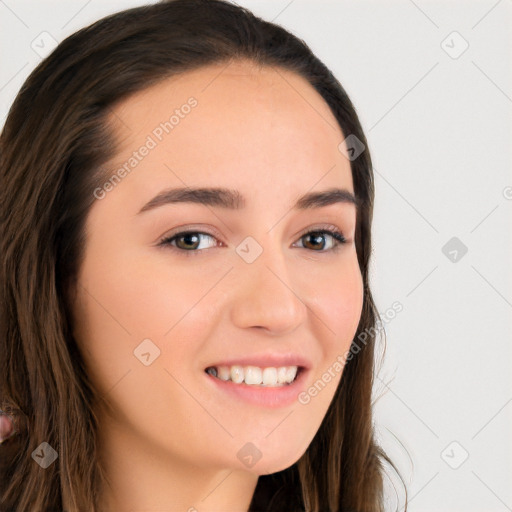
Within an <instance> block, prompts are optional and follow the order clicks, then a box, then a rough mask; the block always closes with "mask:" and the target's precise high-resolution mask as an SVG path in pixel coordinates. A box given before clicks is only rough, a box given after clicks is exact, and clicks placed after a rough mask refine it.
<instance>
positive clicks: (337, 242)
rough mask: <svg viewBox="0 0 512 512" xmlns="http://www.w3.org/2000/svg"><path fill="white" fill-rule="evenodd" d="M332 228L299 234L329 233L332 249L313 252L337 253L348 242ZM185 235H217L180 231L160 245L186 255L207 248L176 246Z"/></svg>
mask: <svg viewBox="0 0 512 512" xmlns="http://www.w3.org/2000/svg"><path fill="white" fill-rule="evenodd" d="M330 228H331V229H313V230H310V231H306V232H304V233H302V234H301V235H300V236H299V240H300V239H301V238H304V237H305V236H307V235H310V234H318V235H324V234H328V235H330V236H331V237H332V238H333V239H334V246H333V247H332V248H331V249H328V250H326V251H324V250H321V251H314V250H312V252H318V253H336V252H337V251H338V250H339V249H341V247H342V246H343V245H344V244H346V243H347V240H346V239H345V237H344V236H343V233H342V232H341V231H340V230H339V229H338V228H336V227H335V226H330ZM185 235H206V236H209V237H212V238H215V236H214V235H212V234H211V233H206V232H203V231H180V232H179V233H175V234H174V235H172V236H168V237H165V238H163V239H162V240H160V242H159V243H158V245H159V246H167V247H168V248H170V249H171V250H173V251H178V252H181V253H184V255H185V256H192V255H197V254H199V253H201V252H203V251H204V250H205V249H191V250H186V249H180V248H179V247H176V246H174V245H172V244H171V242H173V241H174V240H176V239H178V238H181V237H183V236H185ZM208 249H213V247H209V248H208Z"/></svg>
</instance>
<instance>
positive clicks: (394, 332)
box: [0, 0, 512, 512]
mask: <svg viewBox="0 0 512 512" xmlns="http://www.w3.org/2000/svg"><path fill="white" fill-rule="evenodd" d="M238 3H239V5H242V6H245V7H249V8H250V9H251V10H253V12H254V13H255V14H257V15H260V16H262V17H264V18H265V19H267V20H269V21H274V22H276V23H279V24H281V25H283V26H284V27H286V28H287V29H289V30H291V31H292V32H294V33H295V34H296V35H298V36H300V37H301V38H303V39H304V40H305V41H306V42H307V43H308V44H309V45H310V47H311V48H312V49H313V51H314V52H316V53H317V55H318V56H319V57H320V58H321V59H322V60H323V61H324V62H325V63H326V64H327V65H328V66H329V67H330V68H331V69H332V71H333V72H334V74H335V75H336V76H337V77H338V79H339V80H340V82H341V83H342V85H343V86H344V88H345V89H346V91H347V93H348V94H349V96H350V97H351V99H352V101H353V102H354V104H355V106H356V108H357V111H358V113H359V116H360V119H361V122H362V124H363V129H364V130H365V132H366V134H367V136H368V142H369V149H370V151H371V154H372V157H373V161H374V164H375V182H376V204H375V214H374V230H373V235H374V253H373V263H372V277H371V280H372V286H373V291H374V294H375V299H376V302H377V306H378V308H379V312H380V313H381V316H382V318H383V324H384V325H385V330H386V339H387V344H386V353H385V358H384V364H383V366H382V369H381V370H380V371H379V373H378V375H377V377H376V390H375V391H376V393H375V397H376V399H377V398H378V401H376V405H375V411H376V428H377V431H378V435H379V438H380V440H381V442H382V444H383V446H384V447H385V448H386V450H387V451H388V453H389V454H390V456H391V457H392V459H393V460H394V461H395V463H396V464H397V465H398V467H399V469H400V471H401V472H402V474H403V475H404V477H405V480H406V481H407V483H408V487H409V499H410V506H409V510H411V511H417V512H427V511H428V512H430V511H434V510H435V511H450V512H455V511H464V512H467V511H486V512H491V511H496V512H501V511H506V510H512V440H511V437H512V436H511V432H512V428H511V427H512V377H511V371H510V370H511V366H512V365H511V361H512V357H511V356H512V354H511V353H512V348H511V340H512V336H511V333H512V322H511V319H512V315H511V313H512V286H511V281H512V279H511V271H510V266H511V265H510V263H511V262H512V258H511V256H512V254H511V252H512V250H511V249H512V243H511V238H512V230H511V223H510V219H511V211H512V174H511V172H510V169H511V160H512V156H511V153H512V152H511V150H510V147H511V142H512V140H511V133H512V115H511V114H512V76H511V75H512V73H511V69H512V66H511V62H512V51H511V49H512V48H511V47H512V39H511V38H510V33H511V28H512V0H499V1H495V0H490V1H471V2H470V1H458V2H432V1H421V2H420V1H419V0H417V1H413V0H402V1H389V2H386V3H385V4H384V2H381V1H377V0H374V1H371V2H369V1H357V2H355V1H350V2H349V1H337V2H313V1H311V0H310V1H301V0H292V1H289V0H285V1H273V2H271V1H266V2H263V1H248V0H241V1H239V2H238ZM138 5H141V2H139V1H126V0H124V1H100V0H89V1H86V0H66V1H40V2H34V1H30V2H29V1H20V0H16V1H15V0H0V124H1V125H3V123H4V120H5V117H6V115H7V111H8V108H9V106H10V104H11V102H12V101H13V99H14V97H15V95H16V93H17V91H18V89H19V88H20V86H21V85H22V83H23V81H24V80H25V78H26V77H27V76H28V74H29V72H30V71H31V70H32V69H33V68H34V67H35V66H36V65H37V64H38V63H39V62H40V59H41V57H40V56H41V55H44V53H45V51H47V50H48V49H49V48H51V44H52V43H51V41H52V38H53V39H55V40H56V41H61V40H62V39H63V38H65V37H66V36H67V35H69V34H71V33H72V32H74V31H76V30H77V29H79V28H81V27H83V26H85V25H87V24H89V23H91V22H93V21H96V20H97V19H98V18H100V17H102V16H104V15H106V14H109V13H112V12H115V11H118V10H121V9H124V8H127V7H132V6H138ZM453 32H457V34H453ZM507 32H508V38H507ZM466 45H469V46H468V47H467V48H466V49H465V51H463V50H464V48H465V46H466ZM452 239H453V240H452ZM446 244H448V245H446ZM464 250H467V252H465V253H464ZM506 263H507V264H506ZM396 301H398V303H400V305H401V307H402V308H403V310H402V311H401V312H399V313H397V314H396V315H395V317H394V318H392V315H391V311H392V307H391V306H392V304H393V303H395V304H396V303H397V302H396ZM393 483H395V485H396V478H395V477H393V475H392V474H390V479H389V480H388V481H387V488H388V509H389V510H394V509H398V510H403V498H401V497H398V498H397V497H396V496H395V493H394V491H393V490H392V484H393Z"/></svg>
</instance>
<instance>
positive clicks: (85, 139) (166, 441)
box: [0, 0, 390, 512]
mask: <svg viewBox="0 0 512 512" xmlns="http://www.w3.org/2000/svg"><path fill="white" fill-rule="evenodd" d="M0 148H1V154H0V158H1V161H0V172H1V182H2V188H1V192H0V193H1V197H2V202H1V229H2V231H1V236H2V243H3V248H2V267H1V268H2V270H1V276H0V286H1V292H0V293H1V301H0V303H1V311H2V316H1V323H0V326H1V331H0V343H1V354H2V359H1V362H0V383H1V388H0V401H1V408H2V410H3V411H4V413H6V414H8V415H9V417H10V418H12V419H13V423H14V427H15V428H14V434H12V435H10V437H9V438H8V439H7V440H6V441H5V442H3V443H2V444H1V445H0V455H1V460H2V467H1V475H0V482H1V484H0V485H1V489H0V492H1V504H2V510H14V511H25V510H33V511H42V510H66V511H68V512H69V511H91V510H94V511H116V512H124V511H130V510H133V511H141V510H144V511H157V510H158V511H164V510H165V511H173V512H174V511H184V512H185V511H189V512H193V511H201V512H203V511H204V512H207V511H214V510H216V511H218V510H222V511H224V512H235V511H236V512H241V511H283V510H287V511H316V512H320V511H322V512H323V511H361V512H363V511H365V512H366V511H382V510H384V505H383V490H382V489H383V465H382V463H383V462H384V461H387V462H388V463H390V461H389V460H388V459H387V457H386V455H385V454H384V453H383V451H382V450H381V448H380V447H379V446H378V445H377V444H376V442H375V439H374V433H373V426H372V409H371V391H372V376H373V352H374V343H375V337H376V330H375V325H376V322H377V319H378V313H377V310H376V307H375V305H374V302H373V300H372V295H371V291H370V287H369V283H368V270H369V259H370V254H371V247H372V246H371V221H372V208H373V198H374V188H373V175H372V165H371V159H370V154H369V152H368V148H367V143H366V139H365V136H364V133H363V131H362V128H361V125H360V123H359V120H358V117H357V114H356V111H355V109H354V107H353V105H352V103H351V101H350V99H349V98H348V97H347V95H346V93H345V91H344V90H343V88H342V86H341V85H340V83H339V82H338V81H337V80H336V78H335V77H334V76H333V75H332V73H331V72H330V71H329V70H328V69H327V68H326V66H325V65H324V64H323V63H322V62H320V60H319V59H318V58H317V57H315V56H314V55H313V54H312V52H311V50H310V49H309V48H308V47H307V46H306V44H305V43H304V42H303V41H301V40H300V39H298V38H297V37H295V36H293V35H292V34H290V33H289V32H287V31H285V30H284V29H283V28H281V27H279V26H277V25H275V24H271V23H268V22H265V21H263V20H261V19H259V18H257V17H255V16H254V15H253V14H252V13H250V12H249V11H248V10H246V9H244V8H241V7H238V6H235V5H233V4H230V3H227V2H223V1H220V0H174V1H167V2H161V3H158V4H155V5H151V6H145V7H140V8H135V9H130V10H127V11H124V12H120V13H118V14H115V15H112V16H109V17H107V18H104V19H102V20H100V21H98V22H97V23H95V24H93V25H91V26H90V27H87V28H85V29H83V30H80V31H78V32H77V33H75V34H74V35H72V36H71V37H69V38H67V39H66V40H65V41H63V42H62V43H61V44H60V45H59V46H58V47H57V48H56V49H55V51H54V52H53V53H52V54H51V55H50V56H49V57H48V58H47V59H45V60H44V61H43V62H42V63H41V64H40V65H39V66H38V67H37V68H36V69H35V71H34V72H33V73H32V74H31V75H30V76H29V78H28V79H27V81H26V82H25V84H24V86H23V88H22V89H21V91H20V93H19V94H18V96H17V98H16V100H15V102H14V104H13V106H12V108H11V110H10V112H9V116H8V118H7V120H6V123H5V127H4V129H3V132H2V135H1V139H0ZM3 424H4V425H5V422H3ZM4 428H5V430H6V431H7V427H4Z"/></svg>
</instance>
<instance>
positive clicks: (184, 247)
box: [159, 229, 346, 256]
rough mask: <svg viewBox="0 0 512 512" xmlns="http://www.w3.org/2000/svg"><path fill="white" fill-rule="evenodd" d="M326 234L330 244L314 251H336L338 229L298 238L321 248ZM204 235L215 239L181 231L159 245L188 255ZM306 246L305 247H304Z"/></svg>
mask: <svg viewBox="0 0 512 512" xmlns="http://www.w3.org/2000/svg"><path fill="white" fill-rule="evenodd" d="M326 235H329V237H330V238H332V239H333V242H332V245H331V247H330V248H329V249H327V250H320V251H318V250H315V249H313V251H314V252H330V251H336V250H338V249H339V248H340V246H341V245H342V244H345V243H346V240H345V237H344V236H343V234H342V233H341V232H339V231H331V230H327V229H320V230H312V231H308V232H306V233H303V234H302V235H301V236H300V238H299V240H302V239H304V238H306V237H307V238H309V239H310V240H313V242H312V243H311V242H308V245H312V246H313V247H315V246H316V247H317V248H318V247H319V246H321V248H322V249H324V248H325V242H324V243H322V242H319V239H320V238H325V237H326ZM202 236H206V237H209V238H211V239H215V237H214V236H213V235H210V234H209V233H203V232H201V231H182V232H181V233H176V234H175V235H172V236H171V237H167V238H164V239H162V240H161V241H160V243H159V245H162V246H170V247H171V248H172V249H174V250H178V251H180V252H182V253H186V255H187V256H188V255H189V254H191V253H195V254H197V253H199V252H201V251H199V250H197V249H198V242H199V240H200V237H202ZM180 241H183V242H184V243H183V244H181V243H179V242H180ZM304 248H307V247H304Z"/></svg>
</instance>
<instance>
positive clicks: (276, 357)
mask: <svg viewBox="0 0 512 512" xmlns="http://www.w3.org/2000/svg"><path fill="white" fill-rule="evenodd" d="M234 365H239V366H259V367H260V368H270V367H274V368H279V367H280V366H298V367H303V368H305V369H309V368H311V363H310V362H309V361H308V360H307V359H305V358H304V357H302V356H300V355H299V354H290V353H288V354H276V353H274V354H258V355H252V356H243V357H237V358H231V359H223V360H222V361H218V362H216V363H212V364H210V365H208V366H207V367H206V368H211V367H212V366H215V367H217V368H218V367H219V366H234Z"/></svg>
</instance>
